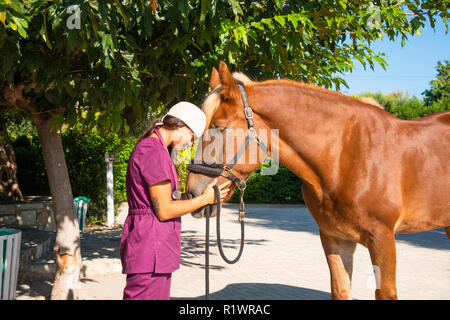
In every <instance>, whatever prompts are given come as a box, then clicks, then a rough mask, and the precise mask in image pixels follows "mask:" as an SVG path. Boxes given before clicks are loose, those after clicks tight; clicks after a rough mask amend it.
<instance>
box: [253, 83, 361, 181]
mask: <svg viewBox="0 0 450 320" xmlns="http://www.w3.org/2000/svg"><path fill="white" fill-rule="evenodd" d="M257 90H258V89H257ZM257 90H255V95H254V97H255V98H254V101H255V102H254V103H253V105H254V106H253V107H254V109H255V112H256V113H257V114H258V115H259V116H260V117H261V118H262V120H263V121H264V122H265V124H266V125H267V126H268V127H269V128H270V129H279V162H280V163H281V164H283V165H284V166H286V167H287V168H288V169H289V170H291V171H292V172H294V173H295V174H296V175H297V176H299V177H300V178H301V179H302V180H303V181H305V182H306V183H309V184H317V183H319V181H322V180H323V179H324V178H326V177H325V176H326V175H327V174H328V171H327V169H328V167H329V166H330V164H333V163H334V162H336V161H337V160H338V156H339V151H340V150H338V146H339V145H340V144H339V143H338V141H339V139H342V134H343V130H342V128H343V126H344V124H345V123H346V122H347V123H348V122H349V121H347V120H348V119H350V118H351V117H359V116H360V115H359V113H361V110H359V109H358V108H355V107H353V106H351V105H348V102H350V103H351V102H352V101H351V100H348V99H347V97H344V96H340V95H337V94H335V93H328V92H320V91H318V92H316V91H312V90H314V89H309V91H308V89H306V88H296V87H295V86H291V87H289V88H282V86H278V88H277V86H274V87H272V88H270V89H269V90H267V88H261V90H264V91H260V92H257ZM258 97H259V98H258Z"/></svg>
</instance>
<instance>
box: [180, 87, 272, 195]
mask: <svg viewBox="0 0 450 320" xmlns="http://www.w3.org/2000/svg"><path fill="white" fill-rule="evenodd" d="M236 85H237V86H238V88H239V91H240V92H241V98H242V102H243V104H244V115H245V118H246V119H247V125H248V130H247V137H246V139H245V142H244V144H243V145H242V147H241V148H240V149H239V151H238V152H237V153H236V155H235V156H234V158H233V159H232V160H231V163H230V164H228V165H227V164H222V163H208V162H204V161H202V162H200V163H198V162H197V161H195V160H194V159H193V160H192V161H191V162H190V163H189V165H188V170H189V171H192V172H196V173H202V174H205V175H208V176H213V177H218V176H223V177H225V178H227V179H230V180H232V181H233V182H234V183H235V184H236V186H237V188H238V189H239V190H241V191H243V190H245V188H246V187H247V179H245V180H243V179H240V178H238V177H237V176H236V175H234V174H233V173H232V172H231V170H232V169H233V167H234V165H235V164H236V162H237V161H238V160H239V158H240V157H241V155H242V154H243V153H244V152H245V150H246V149H247V148H248V146H249V144H250V141H251V140H256V142H257V143H258V145H259V147H260V148H261V149H262V150H263V151H264V153H265V154H266V156H267V147H266V145H265V144H264V143H263V142H262V141H261V140H260V139H259V137H258V135H257V134H256V130H255V128H254V123H253V110H252V108H251V107H250V105H249V104H248V99H247V94H246V93H245V87H244V85H243V84H242V83H241V82H236Z"/></svg>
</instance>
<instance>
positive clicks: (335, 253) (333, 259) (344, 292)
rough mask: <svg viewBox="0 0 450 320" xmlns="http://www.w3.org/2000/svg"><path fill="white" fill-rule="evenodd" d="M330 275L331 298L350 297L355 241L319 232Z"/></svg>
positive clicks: (342, 298)
mask: <svg viewBox="0 0 450 320" xmlns="http://www.w3.org/2000/svg"><path fill="white" fill-rule="evenodd" d="M320 240H321V241H322V247H323V250H324V251H325V255H326V257H327V262H328V267H329V268H330V277H331V299H333V300H336V299H339V300H344V299H350V292H351V288H352V271H353V253H354V252H355V249H356V243H355V242H351V241H347V240H343V239H339V238H335V237H332V236H329V235H326V234H325V233H323V232H322V231H321V232H320Z"/></svg>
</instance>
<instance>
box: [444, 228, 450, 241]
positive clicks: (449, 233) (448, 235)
mask: <svg viewBox="0 0 450 320" xmlns="http://www.w3.org/2000/svg"><path fill="white" fill-rule="evenodd" d="M445 232H447V238H449V239H450V226H448V227H445Z"/></svg>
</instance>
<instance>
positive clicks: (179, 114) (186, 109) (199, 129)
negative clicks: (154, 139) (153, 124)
mask: <svg viewBox="0 0 450 320" xmlns="http://www.w3.org/2000/svg"><path fill="white" fill-rule="evenodd" d="M168 114H170V115H171V116H174V117H176V118H178V119H180V120H182V121H183V122H184V123H185V124H186V125H187V126H188V127H189V128H190V129H191V130H192V131H193V132H194V134H195V136H196V137H197V138H198V137H201V135H202V134H203V131H205V126H206V115H205V113H204V112H203V111H202V109H200V108H199V107H197V106H196V105H195V104H192V103H190V102H186V101H182V102H178V103H177V104H176V105H174V106H173V107H172V108H170V110H169V112H167V114H166V115H168ZM166 115H164V117H163V118H162V120H161V122H162V121H163V120H164V118H165V116H166Z"/></svg>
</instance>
